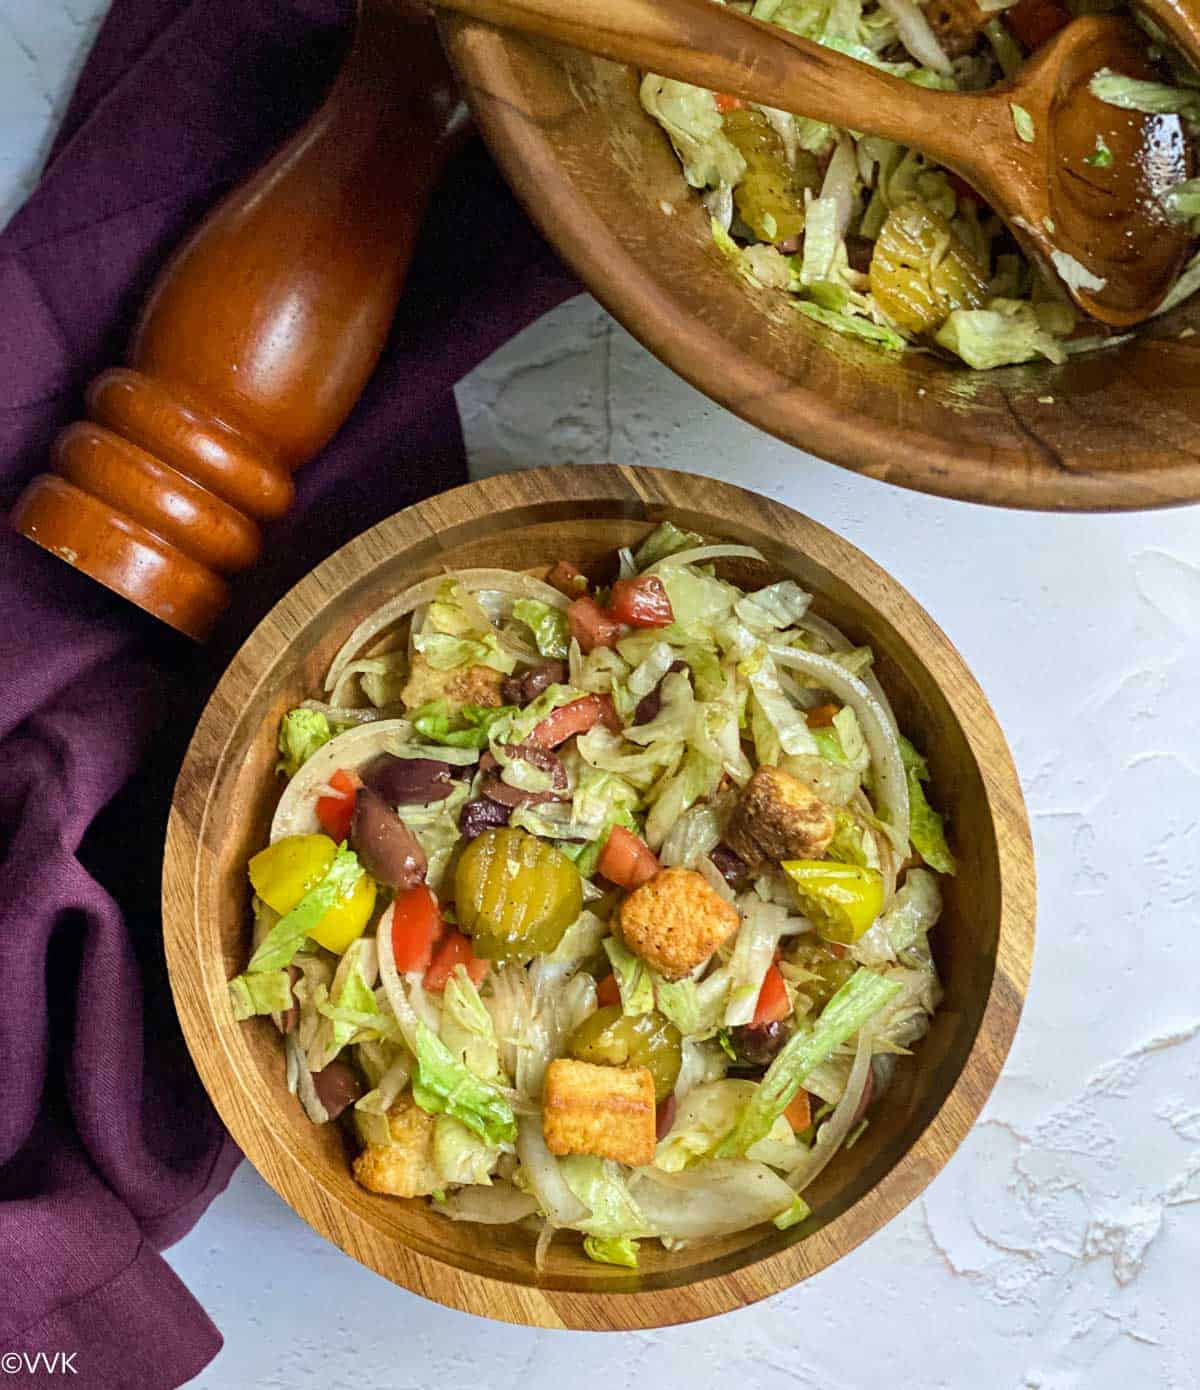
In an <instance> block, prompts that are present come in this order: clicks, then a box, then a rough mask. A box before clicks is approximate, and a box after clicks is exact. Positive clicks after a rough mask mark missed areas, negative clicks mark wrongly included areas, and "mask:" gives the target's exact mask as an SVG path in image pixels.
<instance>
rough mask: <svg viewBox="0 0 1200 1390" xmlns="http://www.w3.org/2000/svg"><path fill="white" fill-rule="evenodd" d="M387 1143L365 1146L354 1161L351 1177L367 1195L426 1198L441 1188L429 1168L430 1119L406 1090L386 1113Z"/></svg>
mask: <svg viewBox="0 0 1200 1390" xmlns="http://www.w3.org/2000/svg"><path fill="white" fill-rule="evenodd" d="M388 1128H389V1129H390V1130H391V1132H392V1142H391V1143H390V1144H385V1145H379V1144H368V1145H367V1147H366V1148H365V1149H364V1150H363V1151H362V1153H360V1154H359V1155H358V1157H357V1158H356V1159H355V1160H354V1176H355V1179H356V1180H357V1181H358V1182H360V1183H361V1184H362V1185H363V1187H365V1188H367V1190H368V1191H370V1192H382V1193H384V1194H385V1195H386V1196H389V1197H426V1196H428V1195H429V1193H431V1192H433V1191H434V1190H435V1189H437V1188H438V1187H440V1186H441V1183H440V1182H439V1180H438V1173H437V1169H436V1168H435V1167H434V1166H433V1134H434V1118H433V1116H432V1115H427V1114H426V1113H425V1111H424V1110H422V1109H421V1107H420V1106H419V1105H418V1104H417V1103H416V1101H415V1100H413V1098H412V1095H411V1093H410V1092H408V1091H406V1092H405V1093H404V1095H402V1096H401V1097H400V1098H399V1100H397V1101H396V1103H395V1104H394V1105H393V1106H392V1108H391V1109H390V1110H389V1111H388Z"/></svg>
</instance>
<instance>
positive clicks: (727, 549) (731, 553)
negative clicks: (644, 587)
mask: <svg viewBox="0 0 1200 1390" xmlns="http://www.w3.org/2000/svg"><path fill="white" fill-rule="evenodd" d="M762 558H763V554H762V551H761V550H756V549H755V548H754V547H753V546H752V545H698V546H695V547H694V548H693V549H691V550H681V551H679V552H678V553H677V554H675V555H665V556H664V557H663V558H662V559H661V560H658V561H656V562H655V563H654V564H653V565H651V566H650V567H649V568H648V569H647V570H646V571H645V572H646V573H647V574H658V573H660V571H662V570H664V569H668V568H670V567H671V566H672V565H703V564H707V562H708V561H709V560H761V559H762Z"/></svg>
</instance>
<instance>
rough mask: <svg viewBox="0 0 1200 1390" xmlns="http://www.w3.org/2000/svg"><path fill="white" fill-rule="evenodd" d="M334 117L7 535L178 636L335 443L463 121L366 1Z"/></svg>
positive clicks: (385, 12) (170, 318) (213, 607)
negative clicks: (304, 469)
mask: <svg viewBox="0 0 1200 1390" xmlns="http://www.w3.org/2000/svg"><path fill="white" fill-rule="evenodd" d="M361 11H362V13H361V19H360V22H359V26H358V29H357V32H356V36H355V42H354V43H353V45H352V47H351V49H350V53H349V56H348V58H347V60H346V62H345V64H344V66H343V68H342V71H341V74H340V75H339V77H338V80H337V81H336V83H335V84H334V87H333V89H332V91H331V92H330V94H329V96H328V98H327V99H326V101H325V102H324V103H323V105H322V106H321V108H320V109H319V110H318V111H317V112H316V113H315V114H314V115H313V117H312V119H311V120H309V121H308V122H307V123H306V124H305V125H304V126H303V128H302V129H301V130H300V131H299V132H297V134H296V135H295V136H293V138H292V139H291V140H289V141H288V143H287V144H286V145H285V146H284V147H283V149H281V150H280V151H279V152H278V153H277V154H276V155H275V156H274V158H273V159H271V160H270V161H269V162H268V163H267V164H266V165H265V166H264V167H263V168H262V169H260V170H259V171H258V172H257V173H255V174H254V175H253V176H252V177H251V178H249V179H248V180H247V181H246V182H245V183H244V184H242V186H241V187H239V188H237V189H235V190H234V191H233V193H231V194H230V195H229V197H227V198H226V199H225V200H224V201H223V202H222V203H221V204H220V205H219V206H218V207H217V208H215V209H214V210H213V212H212V213H210V215H209V216H208V217H207V218H206V219H205V220H204V222H203V223H202V224H201V225H200V226H199V227H198V228H197V229H196V230H195V231H194V232H193V233H192V235H191V236H190V237H188V239H187V240H186V241H185V242H184V244H183V245H182V246H181V247H180V248H179V249H178V251H177V252H176V253H175V255H174V256H173V257H172V258H171V260H170V262H169V263H168V265H167V266H166V267H165V268H164V270H163V271H162V273H161V274H160V275H159V277H158V280H157V281H156V283H155V285H154V287H153V289H152V291H151V294H150V297H149V299H148V301H147V303H146V306H145V308H144V310H143V312H142V315H141V318H140V320H139V322H138V325H137V328H136V330H135V332H134V335H133V341H132V343H131V345H130V349H129V355H128V365H127V366H124V367H118V368H114V369H112V370H109V371H107V372H104V373H102V374H101V375H100V376H99V377H98V378H97V379H96V380H95V381H94V382H93V383H92V386H91V389H90V390H89V392H88V414H89V417H90V418H89V419H87V420H84V421H80V422H77V423H75V424H73V425H70V426H68V427H67V429H66V430H64V431H63V433H62V434H61V435H60V436H59V438H58V440H57V442H56V444H55V446H54V453H53V459H52V463H53V467H54V472H53V473H44V474H41V475H39V476H38V477H36V478H34V479H33V480H32V481H31V482H30V484H29V486H28V487H27V488H26V490H25V492H24V493H23V494H22V495H21V497H20V498H18V500H17V502H16V505H15V506H14V508H13V512H12V524H13V525H14V526H15V527H16V528H17V530H19V531H21V532H22V533H23V534H24V535H25V536H27V537H28V538H29V539H30V540H33V541H35V542H36V543H37V544H39V545H41V546H43V547H44V548H45V549H47V550H49V551H51V553H53V554H55V555H58V556H59V557H60V558H61V559H63V560H65V561H66V562H67V563H68V564H71V565H74V566H75V567H76V568H77V569H81V570H83V571H84V572H85V573H87V574H90V575H91V576H92V577H93V578H94V579H98V580H99V581H100V582H101V583H102V584H106V585H107V586H108V587H109V588H110V589H114V590H116V592H117V593H119V594H123V595H124V596H125V597H126V598H128V599H130V600H131V601H132V602H134V603H136V604H138V605H139V607H141V608H144V609H146V611H147V612H150V613H153V614H154V615H155V616H156V617H158V618H161V619H162V620H163V621H164V622H166V623H170V624H171V626H172V627H175V628H178V629H179V630H180V631H181V632H184V633H186V634H187V635H188V636H189V637H195V638H203V637H205V636H207V634H208V631H209V630H210V628H211V627H212V625H213V623H214V622H215V620H216V618H217V617H218V616H219V614H220V612H221V610H222V609H223V608H224V606H225V603H226V601H227V599H228V593H229V589H228V585H227V583H226V578H225V576H227V575H230V574H233V573H236V572H238V571H239V570H242V569H245V568H247V567H248V566H249V565H251V564H253V563H254V561H255V559H257V557H258V554H259V550H260V545H261V538H260V531H259V523H260V522H262V521H266V520H270V519H271V518H274V517H277V516H279V515H280V514H281V513H282V512H283V511H284V510H285V509H286V508H287V506H288V505H289V503H290V502H291V498H292V490H293V489H292V481H291V474H292V472H293V470H295V469H296V468H297V467H299V465H300V464H302V463H304V462H305V461H306V460H307V459H309V458H311V457H312V456H313V455H314V454H315V453H316V452H317V451H318V450H319V449H321V448H322V447H323V445H324V444H325V443H326V442H327V441H328V440H329V439H330V438H331V436H332V435H333V434H334V433H335V431H336V430H337V429H338V428H340V426H341V424H342V421H343V420H344V419H345V418H346V416H347V415H349V413H350V411H351V410H352V409H353V407H354V405H355V403H356V402H357V400H358V398H359V395H360V394H361V392H362V389H363V387H364V385H365V384H366V382H367V379H368V378H369V376H370V374H371V372H372V371H373V370H374V368H375V363H376V361H377V360H378V358H379V354H380V352H381V351H382V350H383V345H384V343H385V341H386V339H387V335H388V332H389V330H390V328H391V324H392V318H393V315H394V314H395V309H396V304H397V301H398V299H399V296H400V290H401V287H402V285H403V283H404V277H405V275H406V273H407V270H408V264H409V261H410V259H411V257H412V252H413V248H414V246H415V243H416V237H417V231H418V228H419V226H420V223H421V219H422V216H423V214H424V210H425V205H426V201H427V199H428V196H429V193H430V192H431V190H432V187H433V182H434V179H435V176H436V174H437V172H438V171H439V170H440V168H441V165H442V162H443V161H444V159H445V158H446V156H447V155H448V154H449V153H450V151H451V150H452V149H453V148H454V147H455V146H456V145H457V143H458V139H459V135H460V134H461V131H462V129H463V125H464V119H465V112H464V110H463V107H462V103H461V101H460V100H459V97H458V94H457V92H456V90H455V87H454V82H453V79H452V77H451V74H450V72H449V68H448V66H447V64H446V61H445V58H444V57H443V55H442V52H441V48H440V46H439V44H438V42H437V37H436V35H435V34H434V32H433V30H432V27H431V26H430V25H429V24H428V23H425V22H420V21H417V22H414V20H413V18H412V17H411V16H405V15H404V14H402V13H401V12H400V11H399V10H398V9H397V8H396V7H394V6H392V5H390V4H387V3H385V2H384V0H362V4H361Z"/></svg>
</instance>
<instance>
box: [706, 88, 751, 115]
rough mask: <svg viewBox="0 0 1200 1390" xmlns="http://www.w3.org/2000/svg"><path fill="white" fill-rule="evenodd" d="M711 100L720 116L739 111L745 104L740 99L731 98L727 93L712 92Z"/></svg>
mask: <svg viewBox="0 0 1200 1390" xmlns="http://www.w3.org/2000/svg"><path fill="white" fill-rule="evenodd" d="M713 99H714V100H715V101H716V103H717V110H718V111H719V112H720V113H721V115H722V116H725V115H728V113H729V112H730V111H740V110H741V109H742V107H744V106H745V104H746V103H745V102H744V101H743V100H742V99H741V97H731V96H730V95H729V93H728V92H714V93H713Z"/></svg>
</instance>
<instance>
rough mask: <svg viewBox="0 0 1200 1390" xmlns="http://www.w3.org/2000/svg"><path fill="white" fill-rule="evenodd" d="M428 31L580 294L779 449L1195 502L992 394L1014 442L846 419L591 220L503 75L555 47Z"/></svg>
mask: <svg viewBox="0 0 1200 1390" xmlns="http://www.w3.org/2000/svg"><path fill="white" fill-rule="evenodd" d="M438 25H439V28H440V31H441V35H442V41H443V44H444V45H445V48H446V51H447V53H448V54H449V56H450V59H451V61H452V63H453V65H454V68H455V71H456V73H457V74H458V76H459V79H460V81H461V84H462V88H463V92H464V95H465V96H466V98H467V101H468V104H469V105H470V108H471V113H472V115H473V116H474V119H475V122H476V124H477V125H478V127H479V129H480V131H481V133H482V134H483V137H484V139H485V141H486V142H487V146H488V149H489V151H490V152H491V155H492V157H493V158H494V159H495V161H496V163H497V164H498V165H499V166H500V169H501V171H502V172H503V174H504V177H505V179H506V180H507V181H508V183H509V185H510V186H511V187H512V189H513V191H514V192H515V193H516V195H517V197H518V199H519V200H520V202H521V204H522V206H523V207H524V208H525V210H526V212H527V213H528V214H529V216H530V217H531V218H532V219H533V221H534V222H535V223H536V224H537V225H538V227H539V228H540V229H541V231H542V232H543V233H544V234H545V236H546V238H547V240H549V241H550V243H551V244H552V245H553V246H554V247H555V249H556V250H557V251H558V252H559V253H560V254H561V255H562V257H563V258H564V259H565V260H566V261H567V262H568V263H569V264H570V265H571V267H572V268H573V269H574V270H575V271H576V272H577V273H578V275H579V277H580V279H581V280H582V281H583V282H584V285H585V287H586V289H587V290H588V292H589V293H590V294H592V295H593V296H594V297H595V298H596V299H597V300H599V302H600V303H601V304H602V305H603V306H604V308H605V309H607V310H608V312H609V313H610V314H612V316H613V317H614V318H615V319H616V320H617V321H618V322H619V323H620V324H622V326H623V327H624V328H626V329H627V330H628V332H629V333H631V334H632V335H633V336H634V337H635V338H637V339H638V341H639V342H641V343H642V345H643V346H644V347H646V348H647V349H648V350H649V351H650V352H652V353H653V354H654V355H655V356H656V357H657V358H658V359H659V360H660V361H662V362H664V363H665V364H666V365H667V366H668V367H670V368H671V370H672V371H674V372H675V373H676V374H677V375H679V376H681V377H682V378H683V379H684V380H685V381H687V382H689V383H690V384H691V385H692V386H694V387H696V389H697V390H699V391H701V392H703V393H704V395H705V396H707V397H708V398H709V399H710V400H712V401H715V402H718V403H719V404H721V405H722V406H723V407H724V408H725V409H727V410H729V411H731V412H732V413H733V414H735V415H737V416H739V417H740V418H741V419H743V420H745V421H746V422H747V423H749V424H751V425H755V426H757V427H758V428H759V429H762V430H766V431H767V432H769V433H770V434H773V435H774V436H775V437H776V438H778V439H781V440H782V441H783V442H784V443H786V444H791V445H793V446H794V447H795V448H798V449H802V450H804V451H806V452H810V453H813V454H815V455H816V456H817V457H819V458H821V459H824V460H826V461H827V462H829V463H833V464H836V465H838V466H839V467H842V468H847V469H849V470H850V471H852V472H855V473H861V474H864V475H865V476H867V477H870V478H874V479H875V480H876V481H880V482H888V483H893V484H895V485H896V486H898V487H903V488H908V489H911V490H913V491H916V492H924V493H930V494H933V495H936V496H941V497H949V498H954V499H956V500H959V501H965V502H979V503H984V504H986V505H989V506H1000V507H1010V508H1017V509H1030V510H1037V511H1089V512H1090V511H1121V510H1147V509H1153V508H1158V507H1170V506H1182V505H1186V504H1187V503H1190V502H1194V501H1196V500H1197V499H1198V498H1200V454H1184V453H1182V452H1180V451H1171V452H1170V453H1163V452H1161V451H1160V453H1159V454H1157V455H1155V456H1154V458H1155V462H1154V465H1153V466H1150V465H1149V464H1145V465H1142V466H1140V467H1138V468H1137V469H1130V470H1117V469H1112V470H1108V469H1103V470H1095V471H1093V470H1091V469H1089V468H1088V467H1087V466H1086V465H1084V464H1083V463H1067V462H1066V461H1065V460H1064V459H1063V458H1062V457H1061V456H1060V455H1059V454H1058V452H1057V451H1056V450H1055V449H1054V448H1053V447H1052V446H1051V445H1050V444H1048V443H1047V442H1045V441H1044V440H1042V439H1041V438H1040V437H1039V436H1038V434H1037V433H1036V431H1035V430H1034V429H1033V428H1032V427H1031V426H1029V425H1028V424H1026V423H1024V422H1022V421H1021V420H1020V419H1019V418H1018V416H1017V414H1016V412H1015V407H1014V406H1013V405H1012V402H1011V401H1010V400H1009V399H1008V395H1007V393H1004V399H1005V403H1006V406H1007V409H1008V410H1009V412H1010V413H1011V414H1012V415H1013V419H1014V422H1015V423H1016V426H1017V432H1016V435H1015V438H1016V439H1019V440H1020V441H1021V444H1020V447H1019V448H1018V447H1013V448H1005V447H1002V446H999V445H994V446H991V447H987V446H984V445H980V446H978V447H974V448H971V449H967V448H964V446H963V445H962V444H961V443H956V442H955V441H954V439H953V438H951V437H944V436H942V435H939V434H934V433H929V432H926V431H923V430H920V429H913V428H909V427H906V426H905V425H903V424H902V423H901V422H899V421H889V422H883V421H876V420H875V419H873V418H872V417H866V416H858V415H854V414H850V413H847V412H846V411H845V408H844V406H843V405H842V404H841V403H839V401H838V399H837V398H836V397H831V396H826V395H824V394H822V393H821V392H819V391H815V390H812V389H810V388H808V387H806V386H805V385H804V384H803V383H802V382H801V381H799V380H797V379H796V378H794V377H790V376H785V375H784V374H783V373H781V372H779V371H777V370H775V369H774V368H773V367H770V366H768V365H767V364H766V363H764V362H761V361H759V360H758V359H757V358H754V357H752V356H750V355H749V354H747V353H746V352H744V351H742V350H741V348H740V347H739V346H737V345H736V344H735V343H733V342H731V341H730V340H729V339H727V338H725V337H723V336H722V334H721V331H720V325H719V324H718V323H709V322H706V321H704V320H703V319H701V318H698V317H696V316H693V315H690V314H688V313H687V312H685V311H684V310H683V309H682V308H681V306H680V304H679V302H678V301H677V300H676V299H675V298H674V297H673V296H672V295H671V294H670V293H668V292H667V291H666V290H665V289H664V288H663V286H662V284H661V283H660V282H659V281H658V280H656V279H655V278H654V276H653V275H651V274H650V273H648V271H646V270H645V269H643V268H642V266H641V265H640V264H639V263H638V262H637V261H636V260H634V259H633V258H632V257H631V256H630V254H629V252H628V251H627V250H626V248H625V246H624V245H623V243H622V241H621V239H620V237H619V236H618V235H617V234H616V232H615V231H614V230H613V229H612V228H611V227H610V226H609V225H608V224H607V223H606V222H604V221H603V220H602V219H600V218H599V217H597V216H596V212H595V210H594V208H593V207H592V205H591V203H590V202H588V200H587V199H586V198H584V197H583V195H582V194H581V193H580V192H579V190H578V187H577V185H576V183H575V181H574V180H573V179H572V178H570V177H569V176H566V175H564V173H563V171H562V167H561V165H560V164H559V163H558V162H557V161H556V160H555V158H554V157H553V153H552V150H551V145H550V139H549V134H548V132H547V130H546V129H545V128H543V127H542V126H541V125H540V124H539V123H538V122H537V121H536V120H534V119H531V118H530V116H529V115H528V113H527V106H526V93H525V92H524V90H523V89H522V86H521V83H520V81H519V78H518V76H517V74H516V73H515V72H514V71H513V69H512V66H511V61H510V59H511V54H512V53H513V52H514V51H517V50H518V48H519V46H529V45H534V44H535V43H536V46H537V47H539V48H545V49H547V50H551V49H553V48H555V47H557V45H554V44H551V43H549V42H548V41H547V42H542V41H535V40H531V39H528V38H526V37H525V36H522V35H517V34H512V33H508V32H506V31H504V30H502V29H499V28H497V27H495V26H493V25H490V24H486V23H484V22H483V21H481V20H475V19H468V18H466V17H465V16H462V15H459V14H453V13H449V12H447V11H441V12H439V15H438Z"/></svg>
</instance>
